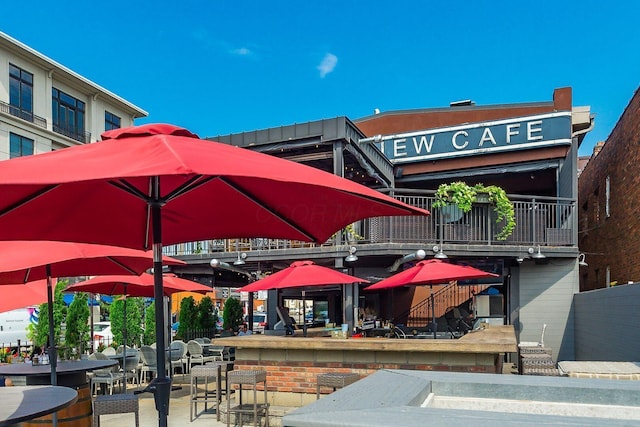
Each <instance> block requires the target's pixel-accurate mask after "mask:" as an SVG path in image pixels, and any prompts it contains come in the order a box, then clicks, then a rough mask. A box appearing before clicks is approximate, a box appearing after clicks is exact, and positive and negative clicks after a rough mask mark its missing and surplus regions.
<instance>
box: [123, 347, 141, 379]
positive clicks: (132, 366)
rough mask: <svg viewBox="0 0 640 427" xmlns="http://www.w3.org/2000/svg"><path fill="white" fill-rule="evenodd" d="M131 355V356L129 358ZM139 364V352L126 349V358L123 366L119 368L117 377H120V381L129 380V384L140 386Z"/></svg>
mask: <svg viewBox="0 0 640 427" xmlns="http://www.w3.org/2000/svg"><path fill="white" fill-rule="evenodd" d="M130 354H133V356H130ZM139 364H140V352H139V351H138V350H136V349H129V348H127V356H126V357H125V359H124V366H122V367H121V368H120V372H119V375H121V376H122V381H129V380H131V384H136V385H137V386H138V387H139V386H140V379H139V370H140V367H139Z"/></svg>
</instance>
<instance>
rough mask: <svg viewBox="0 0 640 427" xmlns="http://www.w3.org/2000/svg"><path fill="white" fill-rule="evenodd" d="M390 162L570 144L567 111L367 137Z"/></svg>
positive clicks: (569, 126) (569, 124)
mask: <svg viewBox="0 0 640 427" xmlns="http://www.w3.org/2000/svg"><path fill="white" fill-rule="evenodd" d="M370 140H373V141H374V143H375V144H376V145H377V147H378V148H379V149H380V150H381V151H382V153H383V154H384V155H385V156H386V157H387V158H389V159H390V160H392V161H393V162H394V163H408V162H415V161H423V160H435V159H443V158H451V157H458V156H473V155H480V154H490V153H497V152H505V151H513V150H524V149H531V148H540V147H544V146H551V145H570V144H571V112H569V111H566V112H561V113H550V114H542V115H536V116H527V117H518V118H514V119H507V120H499V121H494V122H484V123H472V124H465V125H460V126H454V127H448V128H439V129H428V130H424V131H417V132H411V133H404V134H398V135H383V136H381V137H378V138H371V139H370Z"/></svg>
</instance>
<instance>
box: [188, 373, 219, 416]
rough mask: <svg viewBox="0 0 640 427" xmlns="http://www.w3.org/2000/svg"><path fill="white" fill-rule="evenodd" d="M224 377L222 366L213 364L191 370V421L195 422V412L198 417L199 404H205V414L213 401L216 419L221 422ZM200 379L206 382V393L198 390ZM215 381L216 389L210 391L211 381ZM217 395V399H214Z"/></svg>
mask: <svg viewBox="0 0 640 427" xmlns="http://www.w3.org/2000/svg"><path fill="white" fill-rule="evenodd" d="M221 377H222V364H220V363H213V364H208V365H198V366H194V367H193V368H191V387H190V389H189V420H190V421H193V418H194V416H193V415H194V412H195V415H196V417H197V416H198V402H200V403H204V411H203V413H204V412H207V411H208V410H209V408H208V406H207V405H208V404H209V403H211V401H212V399H213V402H214V404H215V407H216V419H217V421H220V402H221V400H222V399H221V397H222V396H221V391H220V388H221V387H220V383H221ZM198 379H200V380H203V381H204V391H201V390H200V389H199V388H198ZM211 379H213V380H215V382H216V389H215V390H211V391H209V380H211ZM214 393H215V398H214Z"/></svg>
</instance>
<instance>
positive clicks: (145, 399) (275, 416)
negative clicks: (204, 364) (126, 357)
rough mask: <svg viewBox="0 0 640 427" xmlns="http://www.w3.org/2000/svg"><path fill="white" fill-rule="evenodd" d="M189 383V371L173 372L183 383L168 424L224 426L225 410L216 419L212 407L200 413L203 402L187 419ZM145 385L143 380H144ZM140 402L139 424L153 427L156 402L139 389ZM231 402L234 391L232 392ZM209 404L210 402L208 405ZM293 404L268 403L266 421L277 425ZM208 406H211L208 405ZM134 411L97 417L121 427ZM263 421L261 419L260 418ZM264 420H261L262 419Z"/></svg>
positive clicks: (174, 398)
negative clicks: (197, 412)
mask: <svg viewBox="0 0 640 427" xmlns="http://www.w3.org/2000/svg"><path fill="white" fill-rule="evenodd" d="M189 383H190V377H189V375H188V374H187V375H180V374H178V375H176V378H175V379H174V385H178V386H182V389H181V390H175V391H172V392H171V402H170V404H169V417H168V421H167V424H168V426H169V427H174V426H176V427H177V426H194V427H196V426H205V425H206V426H209V427H219V426H226V425H227V423H226V418H225V413H224V410H223V412H222V414H221V417H220V421H217V420H216V414H215V411H211V413H201V412H202V410H203V409H204V405H203V404H202V403H199V404H198V411H199V412H200V415H198V416H197V417H196V418H194V420H193V422H190V421H189ZM143 386H144V384H143ZM128 392H129V393H131V392H132V389H131V386H129V389H128ZM138 398H139V402H140V427H152V426H157V425H158V412H157V411H156V407H155V402H154V400H153V395H151V394H149V393H141V394H139V395H138ZM231 399H232V402H231V403H232V404H233V399H234V395H233V394H232V395H231ZM221 406H222V408H223V409H224V408H226V396H223V398H222V403H221ZM209 408H211V406H209ZM294 409H295V408H291V407H278V406H271V407H269V425H270V426H275V427H277V426H280V425H281V422H282V416H283V415H284V414H285V413H286V412H289V411H292V410H294ZM210 410H211V409H210ZM134 420H135V418H134V415H133V413H127V414H113V415H102V416H101V417H100V426H101V427H123V426H134V425H135V424H134ZM233 421H234V419H233V417H232V418H231V425H234V422H233ZM260 421H262V419H260ZM263 424H264V423H263ZM244 425H253V422H246V421H245V423H244Z"/></svg>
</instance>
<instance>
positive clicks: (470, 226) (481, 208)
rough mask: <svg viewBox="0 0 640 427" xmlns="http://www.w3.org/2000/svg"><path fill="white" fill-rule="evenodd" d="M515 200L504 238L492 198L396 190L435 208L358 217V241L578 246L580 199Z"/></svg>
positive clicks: (233, 242)
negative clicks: (474, 200) (443, 200)
mask: <svg viewBox="0 0 640 427" xmlns="http://www.w3.org/2000/svg"><path fill="white" fill-rule="evenodd" d="M510 198H511V200H512V201H513V204H514V210H515V216H516V226H515V229H514V231H513V233H512V234H511V235H510V236H509V237H507V238H506V239H505V240H498V239H496V235H497V234H498V233H499V232H500V230H501V229H502V226H503V224H502V223H496V214H495V212H494V211H493V209H492V207H491V206H490V205H489V204H481V203H479V204H476V205H474V206H473V208H472V209H471V211H470V212H467V213H463V212H462V211H460V210H458V209H457V208H455V207H447V208H433V203H434V201H435V198H434V197H433V196H428V195H427V196H424V195H418V196H408V195H402V196H396V199H398V200H401V201H403V202H405V203H407V204H410V205H412V206H417V207H421V208H424V209H427V210H429V211H430V212H431V215H429V216H425V217H418V216H406V217H404V216H398V217H376V218H369V219H365V220H362V221H359V222H357V223H355V224H354V226H353V229H354V231H355V232H356V234H357V235H358V236H357V238H353V237H351V238H349V239H348V240H351V241H352V243H354V244H367V243H416V244H421V243H434V242H443V243H467V244H475V245H515V246H518V245H527V246H537V245H541V246H575V245H576V244H577V242H575V241H574V239H575V238H574V236H575V233H574V217H575V215H576V203H575V201H573V200H569V199H559V198H544V199H543V198H540V200H539V199H538V198H526V197H522V196H510ZM336 242H344V240H343V239H335V238H332V239H329V240H328V241H327V242H325V243H323V244H322V245H318V244H314V243H306V242H300V241H293V240H285V239H266V238H254V239H219V240H205V241H200V242H190V243H183V244H178V245H173V246H167V247H165V248H164V249H163V250H164V254H165V255H168V256H183V255H195V254H215V253H218V254H219V253H223V252H237V251H259V250H274V249H296V248H313V247H318V246H334V245H336Z"/></svg>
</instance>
